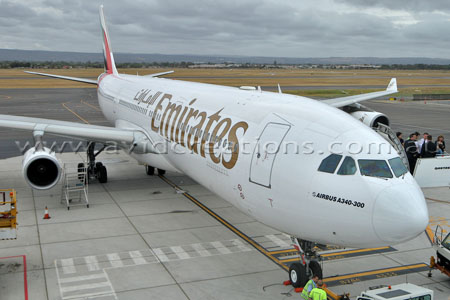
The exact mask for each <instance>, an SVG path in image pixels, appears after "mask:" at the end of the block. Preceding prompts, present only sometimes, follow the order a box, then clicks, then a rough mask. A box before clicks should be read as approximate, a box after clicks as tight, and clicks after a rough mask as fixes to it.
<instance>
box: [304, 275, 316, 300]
mask: <svg viewBox="0 0 450 300" xmlns="http://www.w3.org/2000/svg"><path fill="white" fill-rule="evenodd" d="M314 288H316V283H315V282H314V280H312V279H310V280H309V281H308V282H307V283H306V284H305V286H304V287H303V291H302V298H303V299H305V300H308V295H309V293H310V292H311V291H312V290H313V289H314Z"/></svg>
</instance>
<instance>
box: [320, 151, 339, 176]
mask: <svg viewBox="0 0 450 300" xmlns="http://www.w3.org/2000/svg"><path fill="white" fill-rule="evenodd" d="M341 159H342V155H338V154H330V155H329V156H328V157H326V158H325V159H324V160H322V162H321V163H320V166H319V171H320V172H325V173H331V174H333V173H334V171H336V168H337V166H338V165H339V162H340V161H341Z"/></svg>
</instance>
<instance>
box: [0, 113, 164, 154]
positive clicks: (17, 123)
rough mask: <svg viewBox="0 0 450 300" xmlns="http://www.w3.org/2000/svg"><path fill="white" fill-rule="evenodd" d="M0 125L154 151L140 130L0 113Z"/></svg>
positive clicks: (147, 138) (148, 139)
mask: <svg viewBox="0 0 450 300" xmlns="http://www.w3.org/2000/svg"><path fill="white" fill-rule="evenodd" d="M0 127H5V128H14V129H21V130H28V131H32V132H35V131H37V132H42V134H45V133H48V134H52V135H57V136H62V137H68V138H76V139H81V140H86V141H90V142H99V143H103V144H107V145H119V146H122V147H129V148H134V147H136V146H144V147H148V148H147V150H148V151H150V152H153V153H156V151H154V150H155V149H154V147H153V144H152V143H151V141H150V138H149V137H148V136H147V135H146V134H145V133H144V132H143V131H140V130H134V129H130V130H128V129H119V128H114V127H107V126H97V125H90V124H81V123H75V122H67V121H58V120H49V119H41V118H30V117H21V116H10V115H0Z"/></svg>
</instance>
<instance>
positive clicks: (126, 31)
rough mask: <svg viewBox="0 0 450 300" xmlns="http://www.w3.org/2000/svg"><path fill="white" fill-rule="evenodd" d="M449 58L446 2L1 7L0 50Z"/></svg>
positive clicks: (261, 0)
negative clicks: (104, 48)
mask: <svg viewBox="0 0 450 300" xmlns="http://www.w3.org/2000/svg"><path fill="white" fill-rule="evenodd" d="M101 3H103V4H104V6H105V8H104V10H105V15H106V20H107V23H108V26H109V35H110V38H111V40H112V49H113V51H115V52H131V53H164V54H213V55H245V56H288V57H329V56H379V57H411V56H420V57H439V58H450V33H449V31H450V1H449V0H222V1H216V0H212V1H207V0H195V1H192V0H132V1H116V0H103V1H100V0H90V1H87V0H85V1H82V0H70V1H65V0H0V48H9V49H31V50H58V51H77V52H100V51H101V39H100V28H99V20H98V7H99V5H100V4H101Z"/></svg>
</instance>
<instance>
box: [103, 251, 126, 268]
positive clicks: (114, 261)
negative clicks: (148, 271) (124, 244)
mask: <svg viewBox="0 0 450 300" xmlns="http://www.w3.org/2000/svg"><path fill="white" fill-rule="evenodd" d="M106 257H108V260H109V263H110V264H111V266H112V267H114V268H120V267H123V262H122V260H121V259H120V255H119V254H118V253H108V254H106Z"/></svg>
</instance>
